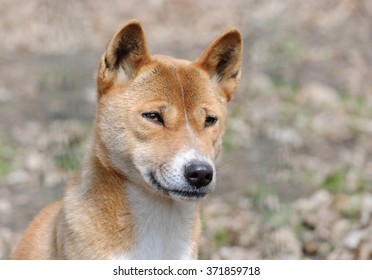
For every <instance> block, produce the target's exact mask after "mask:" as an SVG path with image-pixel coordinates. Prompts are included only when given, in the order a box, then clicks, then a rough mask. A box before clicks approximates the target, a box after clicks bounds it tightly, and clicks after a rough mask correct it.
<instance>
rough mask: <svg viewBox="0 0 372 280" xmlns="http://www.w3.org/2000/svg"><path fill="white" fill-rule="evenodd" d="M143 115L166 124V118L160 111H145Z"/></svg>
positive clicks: (158, 122) (150, 119) (152, 120)
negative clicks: (164, 118)
mask: <svg viewBox="0 0 372 280" xmlns="http://www.w3.org/2000/svg"><path fill="white" fill-rule="evenodd" d="M142 117H144V118H146V119H148V120H149V121H151V122H154V123H157V124H161V125H164V120H163V118H162V117H161V116H160V114H159V113H158V112H147V113H143V114H142Z"/></svg>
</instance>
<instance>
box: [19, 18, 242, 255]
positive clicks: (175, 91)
mask: <svg viewBox="0 0 372 280" xmlns="http://www.w3.org/2000/svg"><path fill="white" fill-rule="evenodd" d="M241 56H242V39H241V35H240V33H239V31H238V30H236V29H232V30H230V31H228V32H226V33H224V34H222V35H221V36H219V37H218V38H217V39H216V40H215V41H214V42H213V43H212V44H211V45H210V46H209V47H208V48H207V49H206V50H205V51H204V53H203V54H202V56H201V57H200V59H198V60H196V61H195V62H190V61H186V60H179V59H175V58H171V57H167V56H160V55H157V56H150V54H149V52H148V49H147V44H146V41H145V37H144V33H143V30H142V27H141V25H140V23H139V22H138V21H136V20H133V21H130V22H128V23H127V24H125V25H123V26H122V27H120V28H119V29H118V31H117V32H116V33H115V34H114V36H113V38H112V40H111V41H110V42H109V44H108V46H107V49H106V51H105V53H104V54H103V56H102V59H101V62H100V66H99V69H98V73H97V99H98V106H97V112H96V120H95V131H94V133H93V136H92V140H91V146H90V147H91V148H90V150H89V153H88V154H87V155H86V158H85V160H84V162H83V165H82V168H81V171H80V172H78V173H77V174H76V176H75V177H74V178H73V179H72V180H71V182H70V183H69V184H68V187H67V188H66V193H65V196H64V199H63V201H59V202H55V203H53V204H51V205H50V206H48V207H46V208H45V209H43V210H42V211H41V212H40V213H39V214H38V215H37V216H36V218H35V219H34V220H33V221H32V223H31V225H30V226H29V228H28V229H27V230H26V232H25V235H24V237H23V239H22V240H21V242H20V243H19V245H18V247H17V249H16V250H15V252H14V254H13V258H14V259H113V258H157V257H159V258H196V257H197V252H198V250H197V244H198V240H199V233H200V222H199V206H198V200H199V195H200V197H202V195H203V196H204V194H205V193H206V192H207V191H210V190H212V188H213V187H214V183H215V175H214V174H213V176H214V177H213V179H212V181H211V183H210V184H209V185H206V186H203V187H202V188H200V189H198V190H195V191H194V190H193V189H192V187H190V186H189V185H187V180H186V179H185V178H184V177H183V176H186V175H184V171H183V170H184V169H183V168H184V167H183V164H184V161H186V160H190V161H191V160H194V158H195V159H198V160H200V159H202V160H204V161H206V162H208V163H210V164H211V165H212V164H213V161H214V160H215V159H216V157H217V155H218V153H219V150H220V147H221V143H222V136H223V132H224V127H225V119H226V115H227V110H226V104H227V102H228V101H229V100H230V98H231V94H232V92H233V91H234V90H235V88H236V86H237V84H238V82H239V79H240V75H241V74H240V63H241ZM148 112H156V113H157V114H158V115H159V116H160V117H161V118H162V119H161V121H160V119H159V118H158V117H157V115H156V116H155V117H153V116H152V117H153V118H149V117H148V115H144V114H145V113H148ZM209 116H213V117H214V118H216V122H215V123H213V124H212V125H208V126H207V125H206V119H207V118H208V117H209ZM188 157H189V158H190V159H188ZM186 163H187V162H186ZM180 166H181V167H180ZM173 180H174V181H173ZM177 180H178V181H177ZM169 181H171V183H169ZM159 182H161V184H160V183H159ZM164 182H165V183H164ZM173 182H182V184H181V185H182V186H181V185H179V184H178V183H177V184H176V185H172V184H173ZM184 182H186V183H184ZM164 185H165V187H164ZM183 185H185V186H184V187H183ZM159 186H160V187H159ZM159 188H160V189H159ZM174 189H176V190H174ZM180 191H182V192H180ZM184 191H186V194H185V192H184ZM204 192H205V193H204ZM178 196H180V197H178ZM136 203H137V204H136ZM138 203H140V204H138ZM141 203H142V204H141ZM152 209H154V210H152ZM146 211H147V212H146ZM153 212H154V213H153ZM144 213H150V214H151V215H153V216H154V217H155V218H152V219H150V220H149V221H146V218H145V217H143V215H145V214H144ZM180 219H181V220H180ZM182 219H185V220H182ZM157 221H159V223H161V224H159V226H157V224H156V222H157ZM168 221H169V223H174V224H167V223H168ZM146 226H151V227H152V228H150V229H147V228H146ZM168 228H169V230H170V231H169V234H170V237H169V244H167V237H166V236H163V235H162V234H163V232H165V231H166V230H167V229H168ZM181 228H182V230H181V232H178V233H177V230H180V229H181ZM152 229H154V231H155V232H151V230H152ZM147 230H149V232H148V235H147ZM156 230H159V232H156ZM173 231H174V232H175V233H174V234H173V235H172V232H173ZM151 234H153V236H152V235H151ZM177 234H178V235H182V238H181V237H180V238H181V239H180V240H179V241H177V240H178V239H177V238H178V237H177ZM165 235H168V233H165ZM151 238H154V240H152V239H151ZM188 240H189V241H188ZM181 241H182V242H183V243H178V242H181ZM141 242H142V243H141ZM172 242H173V243H172ZM147 245H148V246H150V247H151V248H153V249H151V248H150V247H149V248H147V247H146V246H147ZM143 246H145V247H143ZM161 246H164V247H161ZM169 246H174V249H172V247H169ZM161 248H164V254H163V252H162V249H161ZM150 249H151V250H152V251H151V250H150ZM153 251H155V252H153ZM173 251H174V252H173Z"/></svg>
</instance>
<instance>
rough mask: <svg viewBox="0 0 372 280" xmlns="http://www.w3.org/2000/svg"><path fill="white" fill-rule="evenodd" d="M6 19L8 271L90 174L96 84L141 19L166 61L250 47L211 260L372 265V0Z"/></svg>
mask: <svg viewBox="0 0 372 280" xmlns="http://www.w3.org/2000/svg"><path fill="white" fill-rule="evenodd" d="M0 11H1V15H2V16H1V18H0V36H1V38H2V44H0V259H7V258H9V254H10V252H11V250H12V249H13V248H14V246H15V244H16V242H17V241H18V240H19V237H20V236H21V234H22V231H23V230H24V229H25V227H26V226H27V224H28V223H29V221H30V220H31V218H32V217H33V216H34V215H35V213H36V212H37V211H38V210H39V209H40V208H41V207H43V206H44V205H45V204H47V203H48V202H50V201H53V200H55V199H58V198H60V197H61V196H62V194H63V186H64V183H65V182H66V180H67V178H68V177H69V176H70V175H71V174H72V173H73V171H74V170H76V169H77V168H78V167H79V164H80V161H81V158H82V155H83V153H84V149H85V147H86V143H87V137H88V135H89V133H90V130H91V125H92V120H93V116H94V106H95V105H94V104H95V91H94V79H93V78H92V77H93V75H94V72H95V69H96V67H97V64H98V61H99V57H100V55H101V53H102V51H103V49H104V47H105V44H106V42H107V40H108V39H109V38H110V36H111V34H112V33H113V31H114V29H115V28H116V27H117V26H118V25H120V24H121V23H122V22H125V21H126V20H128V19H131V18H139V19H141V20H142V22H143V24H144V28H145V31H146V34H147V37H148V42H149V45H150V50H151V51H152V52H153V53H166V54H169V55H174V56H177V57H183V58H187V59H194V58H196V57H197V56H198V55H199V54H200V52H201V51H202V50H203V48H204V47H205V46H206V45H207V44H208V43H209V42H210V41H211V40H212V39H213V37H215V36H216V35H217V34H219V33H221V32H223V31H225V30H226V29H228V28H230V27H233V26H237V27H238V28H239V29H240V30H241V31H242V34H243V36H244V42H245V56H244V64H243V76H242V81H241V85H240V87H239V89H238V91H237V92H236V95H235V97H234V100H233V101H232V103H231V104H230V118H229V121H228V128H227V131H226V135H225V140H224V152H223V154H222V156H221V158H220V159H219V163H218V174H219V186H218V189H217V190H216V191H215V193H214V194H212V195H211V197H209V198H208V199H207V200H206V201H204V203H203V213H202V218H203V219H202V222H203V235H202V239H201V246H200V247H201V253H200V258H203V259H211V258H212V259H371V258H372V238H371V236H372V141H371V136H372V79H371V73H372V49H371V45H372V2H371V1H368V0H341V1H339V0H327V1H320V0H319V1H318V0H317V1H300V0H284V1H275V0H265V1H254V0H249V1H247V0H239V1H227V0H226V1H218V5H216V2H215V1H212V0H205V1H199V2H198V3H196V2H195V1H191V0H190V1H177V0H174V1H163V0H152V1H134V0H129V1H125V4H123V1H119V0H118V1H115V0H109V1H104V2H101V1H96V0H94V1H88V0H86V1H85V0H84V1H79V2H77V1H72V0H71V1H46V0H35V1H28V2H24V1H21V0H12V1H10V0H4V1H2V2H1V3H0Z"/></svg>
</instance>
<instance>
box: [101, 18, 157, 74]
mask: <svg viewBox="0 0 372 280" xmlns="http://www.w3.org/2000/svg"><path fill="white" fill-rule="evenodd" d="M149 58H150V55H149V53H148V50H147V44H146V40H145V35H144V32H143V29H142V26H141V23H140V22H139V21H138V20H132V21H129V22H128V23H126V24H125V25H123V26H122V27H120V28H119V29H118V30H117V31H116V33H115V34H114V36H113V37H112V39H111V41H110V43H109V44H108V46H107V48H106V51H105V53H104V55H103V57H102V61H101V70H103V72H101V71H100V72H101V73H102V74H104V72H105V71H106V70H108V71H110V72H115V71H116V72H118V71H120V70H124V73H125V75H126V77H127V78H129V79H132V78H134V77H135V76H136V75H137V73H138V71H139V69H140V68H141V66H142V65H143V64H144V63H145V62H146V61H148V59H149ZM102 64H103V65H102ZM104 76H105V75H103V77H104Z"/></svg>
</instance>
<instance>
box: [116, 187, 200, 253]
mask: <svg viewBox="0 0 372 280" xmlns="http://www.w3.org/2000/svg"><path fill="white" fill-rule="evenodd" d="M128 200H129V204H130V208H131V209H132V211H133V212H132V213H133V216H134V217H133V218H134V224H135V227H134V237H135V238H134V244H133V249H132V250H131V251H130V252H123V253H122V254H121V255H120V256H118V258H119V259H189V258H191V257H192V247H193V240H192V231H193V226H194V223H195V221H194V219H195V211H196V205H195V203H193V202H173V203H169V202H166V203H165V201H163V200H162V199H156V198H154V197H150V196H147V195H144V193H143V192H141V191H139V190H136V189H134V188H130V189H129V191H128Z"/></svg>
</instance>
